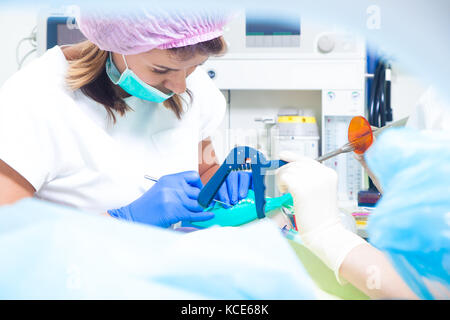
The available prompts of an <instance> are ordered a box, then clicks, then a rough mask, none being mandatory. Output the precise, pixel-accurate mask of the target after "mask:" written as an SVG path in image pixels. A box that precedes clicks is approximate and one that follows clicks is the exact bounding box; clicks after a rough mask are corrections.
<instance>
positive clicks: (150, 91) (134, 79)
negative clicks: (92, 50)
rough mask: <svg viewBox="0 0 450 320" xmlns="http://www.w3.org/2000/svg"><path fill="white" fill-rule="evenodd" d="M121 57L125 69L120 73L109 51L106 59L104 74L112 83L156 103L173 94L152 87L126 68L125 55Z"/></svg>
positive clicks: (140, 97) (133, 94)
mask: <svg viewBox="0 0 450 320" xmlns="http://www.w3.org/2000/svg"><path fill="white" fill-rule="evenodd" d="M122 57H123V61H124V62H125V66H126V69H125V71H124V72H123V73H122V74H120V72H119V70H117V67H116V66H115V64H114V62H113V61H112V58H111V53H109V57H108V59H107V60H106V74H107V75H108V77H109V79H111V81H112V82H113V83H114V84H116V85H119V86H120V87H121V88H122V89H123V90H125V91H126V92H128V93H129V94H131V95H132V96H135V97H137V98H139V99H142V100H147V101H153V102H157V103H161V102H164V101H166V100H167V99H169V98H170V97H171V96H173V95H174V94H173V93H170V94H165V93H164V92H161V91H159V90H158V89H156V88H153V87H152V86H150V85H148V84H146V83H145V82H144V81H142V80H141V79H139V77H138V76H137V75H136V74H135V73H134V72H133V71H131V70H130V69H129V68H128V64H127V61H126V60H125V56H124V55H122Z"/></svg>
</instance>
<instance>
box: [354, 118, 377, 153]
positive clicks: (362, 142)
mask: <svg viewBox="0 0 450 320" xmlns="http://www.w3.org/2000/svg"><path fill="white" fill-rule="evenodd" d="M348 142H350V143H351V145H352V146H353V147H354V148H355V150H353V151H354V152H355V153H357V154H363V153H364V152H366V150H367V149H369V147H370V146H371V145H372V142H373V134H372V128H371V127H370V124H369V121H367V120H366V118H364V117H361V116H357V117H354V118H353V119H352V121H350V125H349V126H348Z"/></svg>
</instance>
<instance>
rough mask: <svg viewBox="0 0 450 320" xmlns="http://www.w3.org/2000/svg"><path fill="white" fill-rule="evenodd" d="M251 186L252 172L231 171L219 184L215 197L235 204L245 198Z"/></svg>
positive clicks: (229, 203)
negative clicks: (220, 184)
mask: <svg viewBox="0 0 450 320" xmlns="http://www.w3.org/2000/svg"><path fill="white" fill-rule="evenodd" d="M251 186H252V173H251V172H248V171H231V172H230V174H229V175H228V177H227V178H226V179H225V181H224V182H223V184H222V186H220V188H219V191H217V195H216V197H215V199H217V200H219V201H221V202H224V203H226V204H228V205H235V204H236V203H238V202H239V201H240V200H242V199H245V198H247V195H248V189H251Z"/></svg>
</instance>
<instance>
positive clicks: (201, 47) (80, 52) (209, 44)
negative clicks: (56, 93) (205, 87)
mask: <svg viewBox="0 0 450 320" xmlns="http://www.w3.org/2000/svg"><path fill="white" fill-rule="evenodd" d="M168 50H169V51H170V52H171V53H173V54H175V55H177V56H179V57H180V58H182V59H187V58H189V57H191V56H193V55H194V54H196V53H200V54H203V55H212V54H214V55H217V54H221V53H223V52H224V51H225V41H224V40H223V38H222V37H219V38H216V39H212V40H209V41H205V42H200V43H198V44H195V45H192V46H187V47H181V48H174V49H168ZM71 52H75V54H73V55H70V56H69V57H68V62H69V68H68V70H67V74H66V84H67V86H68V87H69V88H70V89H71V90H73V91H75V90H78V89H80V90H81V91H82V92H83V93H84V94H85V95H86V96H88V97H90V98H91V99H93V100H94V101H96V102H98V103H100V104H102V105H103V106H104V107H105V109H106V111H107V112H108V115H109V116H110V117H111V118H112V119H113V121H114V122H116V117H115V112H117V113H119V115H121V116H123V115H124V114H125V112H127V111H129V110H132V109H131V108H130V107H129V106H128V105H127V104H126V103H125V101H124V100H123V99H122V98H121V97H120V95H119V91H118V88H117V86H116V85H115V84H113V83H112V82H111V80H110V79H109V77H108V75H107V74H106V67H105V66H106V60H107V58H108V54H109V52H107V51H104V50H101V49H100V48H99V47H98V46H97V45H95V44H94V43H92V42H90V41H88V40H87V41H83V42H80V43H78V44H76V45H74V46H72V47H71ZM186 92H187V94H188V96H189V98H190V100H191V101H190V102H192V94H191V92H190V91H189V90H186ZM182 102H183V99H182V98H181V97H180V96H179V95H173V96H172V97H171V98H169V99H167V100H166V101H164V103H163V104H164V106H165V107H166V108H168V109H170V110H172V111H173V112H174V113H175V115H176V116H177V118H178V119H181V116H182V113H183V103H182Z"/></svg>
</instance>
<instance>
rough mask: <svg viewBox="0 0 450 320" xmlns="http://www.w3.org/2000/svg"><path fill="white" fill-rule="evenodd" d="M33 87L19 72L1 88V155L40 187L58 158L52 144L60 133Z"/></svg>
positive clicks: (37, 188) (52, 169) (52, 170)
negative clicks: (51, 123)
mask: <svg viewBox="0 0 450 320" xmlns="http://www.w3.org/2000/svg"><path fill="white" fill-rule="evenodd" d="M22 88H25V91H23V90H22ZM30 88H33V87H32V85H31V84H29V83H27V81H26V79H24V77H22V74H20V73H18V74H16V75H15V76H14V77H12V78H11V79H10V80H9V81H7V82H6V83H5V85H4V86H3V87H2V89H1V90H0V159H1V160H3V161H4V162H5V163H7V164H8V165H9V166H10V167H12V168H13V169H14V170H15V171H17V172H18V173H19V174H21V175H22V176H23V177H24V178H25V179H26V180H28V182H30V184H31V185H33V187H34V188H35V189H36V190H39V189H40V188H41V187H42V186H43V185H44V184H45V182H46V181H47V180H48V179H49V178H50V177H49V176H50V175H51V173H52V172H54V167H55V165H56V163H57V162H58V157H57V154H56V152H55V150H56V149H55V146H54V145H52V144H53V141H54V140H55V139H56V138H57V137H58V135H57V134H55V132H54V131H53V130H52V128H53V127H52V126H50V125H49V122H51V121H52V119H50V118H51V117H49V113H48V112H47V110H46V107H47V105H46V103H45V102H44V103H42V100H41V98H40V97H36V95H39V94H40V93H39V92H34V91H33V89H31V90H30Z"/></svg>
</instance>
